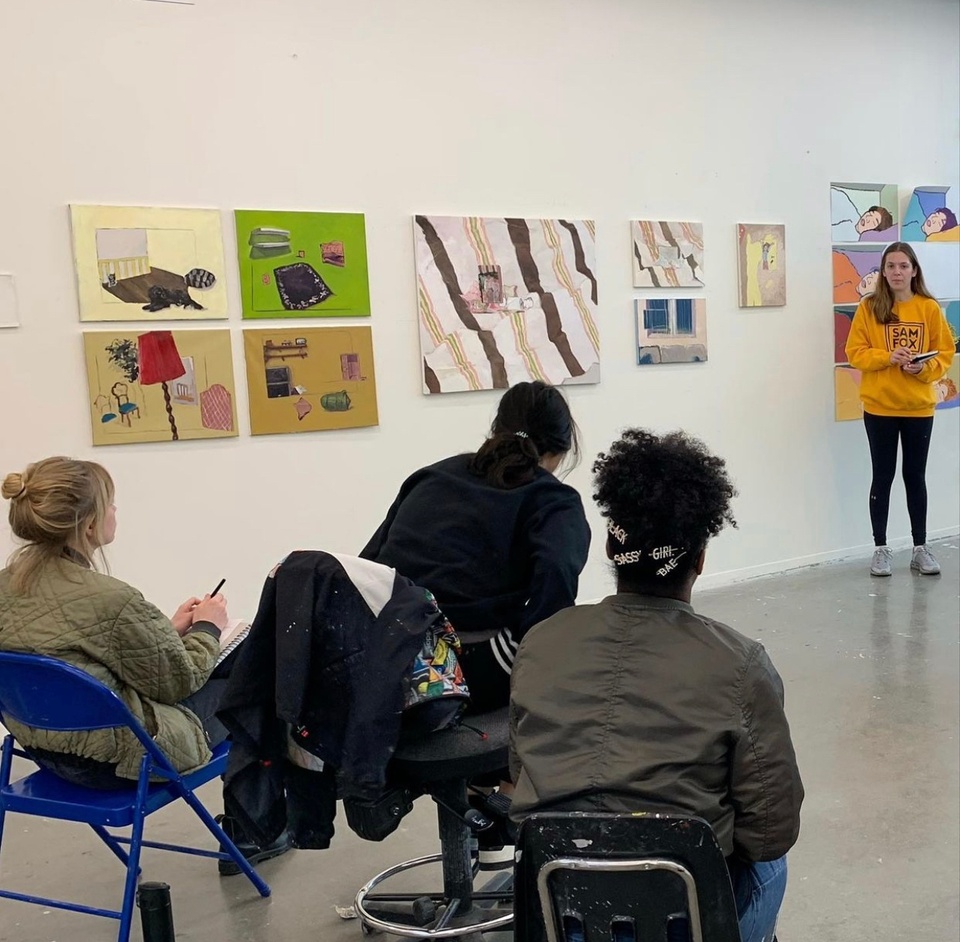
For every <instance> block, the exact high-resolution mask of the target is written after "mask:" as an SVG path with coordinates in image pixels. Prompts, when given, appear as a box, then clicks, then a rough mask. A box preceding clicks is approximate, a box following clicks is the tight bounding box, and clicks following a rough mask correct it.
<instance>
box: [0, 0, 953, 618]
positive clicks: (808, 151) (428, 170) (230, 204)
mask: <svg viewBox="0 0 960 942" xmlns="http://www.w3.org/2000/svg"><path fill="white" fill-rule="evenodd" d="M958 36H960V6H958V3H957V2H956V0H913V2H912V3H910V4H909V5H906V4H904V3H903V2H902V0H897V2H894V0H871V2H866V0H848V2H845V3H836V2H833V0H765V2H759V0H725V2H723V3H717V2H715V0H676V2H673V3H670V4H663V3H655V2H652V0H483V2H480V0H472V2H468V0H404V2H397V0H366V2H361V0H355V2H352V3H343V2H334V0H196V2H195V4H193V5H181V4H177V3H166V2H153V0H31V2H29V3H23V2H21V3H15V2H12V0H8V2H3V3H0V89H2V92H0V102H2V111H0V113H2V118H3V127H2V131H0V271H2V272H12V273H14V274H15V276H16V284H17V292H18V301H19V309H20V319H21V326H20V327H19V328H16V329H6V330H0V410H2V411H0V415H2V432H0V472H3V473H6V472H8V471H11V470H19V469H21V468H22V467H23V466H24V465H25V464H26V463H27V462H29V461H32V460H36V459H38V458H40V457H43V456H46V455H50V454H72V455H76V456H80V457H86V458H93V459H95V460H98V461H101V462H103V463H104V464H106V465H107V467H108V468H109V469H110V471H111V472H112V473H113V475H114V477H115V479H116V481H117V487H118V490H117V503H118V508H119V520H120V530H119V535H118V538H117V541H116V543H115V545H114V547H113V548H112V549H111V551H110V554H109V557H110V561H111V564H112V568H113V571H114V573H115V574H116V575H118V576H119V577H121V578H123V579H126V580H128V581H130V582H132V583H134V584H136V585H137V586H139V587H140V588H141V589H142V590H143V591H144V593H145V594H146V595H147V596H148V597H149V598H151V599H153V600H155V601H156V602H158V603H159V604H161V605H163V606H166V607H167V608H170V609H172V607H173V606H174V605H175V604H176V603H177V602H179V601H180V599H181V598H182V597H184V596H186V595H187V594H191V593H202V592H204V591H207V590H209V589H210V588H212V587H213V586H214V584H215V583H216V582H217V581H218V580H219V579H220V578H221V577H223V576H226V577H227V580H228V581H227V585H226V587H225V592H226V593H227V595H228V597H229V598H230V600H231V603H232V604H231V609H232V612H233V614H237V615H241V614H248V613H250V612H251V609H252V607H253V606H254V604H255V602H256V598H257V596H258V594H259V588H260V585H261V583H262V579H263V575H264V573H265V572H266V570H267V569H268V568H269V567H270V565H271V564H272V563H273V562H274V561H275V560H276V559H277V558H278V557H280V556H281V555H282V554H283V553H285V552H287V551H289V550H291V549H295V548H323V549H330V550H335V551H340V552H355V551H357V550H358V549H359V548H360V547H361V546H362V545H363V543H364V542H365V541H366V539H367V537H368V535H369V534H370V533H371V532H372V530H373V529H374V527H375V526H376V525H377V524H378V522H379V521H380V519H381V517H382V515H383V513H384V512H385V510H386V508H387V506H388V505H389V503H390V501H391V500H392V498H393V496H394V494H395V492H396V489H397V487H398V486H399V484H400V482H401V481H402V479H403V478H404V477H405V476H406V475H407V474H408V473H409V472H411V471H413V470H414V469H415V468H417V467H418V466H420V465H422V464H424V463H427V462H430V461H432V460H435V459H438V458H440V457H442V456H445V455H447V454H450V453H452V452H456V451H462V450H468V449H473V448H475V447H477V446H478V445H479V443H480V441H481V439H482V437H483V434H484V432H485V430H486V428H487V427H488V424H489V421H490V419H491V417H492V415H493V412H494V409H495V406H496V401H497V399H498V395H499V394H498V393H496V392H484V393H468V394H456V395H444V396H433V397H426V396H424V395H422V393H421V391H420V383H421V380H420V377H421V365H420V363H421V361H420V354H419V342H418V332H417V311H416V293H415V280H414V269H413V238H412V216H413V214H414V213H428V214H449V215H500V216H503V215H510V216H526V217H534V218H537V217H557V216H563V217H567V218H588V219H594V220H596V224H597V271H598V280H599V328H600V332H601V345H602V347H601V372H602V381H601V383H600V384H599V385H596V386H576V387H573V388H571V389H570V390H569V399H570V402H571V405H572V407H573V410H574V412H575V415H576V418H577V420H578V422H579V424H580V427H581V429H582V432H583V444H584V460H583V461H582V463H581V465H580V466H579V467H578V468H577V469H576V470H575V471H574V472H573V473H572V474H571V475H570V476H569V478H568V480H569V482H570V483H572V484H573V485H574V486H576V487H578V488H579V489H580V490H581V492H582V493H583V494H584V497H585V502H586V503H587V505H588V513H589V514H590V519H591V522H592V524H593V527H594V546H593V550H592V552H591V559H590V563H589V565H588V568H587V570H586V572H585V574H584V577H583V580H582V582H581V596H582V597H583V598H585V599H586V598H594V597H597V596H600V595H602V594H604V593H605V592H606V591H608V590H609V588H610V586H611V581H610V576H609V573H608V570H607V566H606V564H605V560H604V557H603V542H604V541H603V529H602V526H601V523H600V518H599V516H598V515H597V514H596V512H595V511H594V509H593V506H592V502H591V501H590V497H589V495H590V464H591V460H592V456H594V455H595V454H596V453H597V452H598V451H599V450H601V449H603V448H604V447H605V446H606V445H607V444H608V443H609V442H610V441H611V439H612V438H613V437H615V436H616V435H617V433H618V430H620V429H621V428H623V427H625V426H629V425H646V426H652V427H654V428H656V429H663V430H665V429H670V428H677V427H680V428H685V429H688V430H689V431H691V432H693V433H695V434H697V435H699V436H701V437H703V438H704V439H705V440H706V441H707V442H708V443H709V445H710V446H711V447H712V448H713V449H714V450H715V451H717V452H719V453H720V454H722V455H724V456H725V457H726V458H727V459H728V462H729V466H730V469H731V471H732V474H733V476H734V477H735V479H736V481H737V483H738V485H739V488H740V497H739V500H738V502H737V516H738V519H739V522H740V529H739V530H735V531H730V532H728V533H725V534H723V535H722V536H721V537H720V538H719V539H717V540H716V542H715V544H714V545H713V547H712V548H711V552H710V554H709V558H708V569H709V574H710V575H709V578H710V579H711V580H712V581H713V582H718V581H723V580H730V579H734V578H741V577H743V576H747V575H753V574H757V573H760V572H770V571H777V570H779V569H783V568H787V567H789V566H795V565H802V564H804V563H809V562H814V561H818V560H823V559H828V558H833V557H838V556H843V555H847V554H850V553H856V552H863V551H865V549H866V547H867V545H868V544H869V543H870V532H869V523H868V516H867V487H868V482H869V460H868V454H867V446H866V441H865V438H864V434H863V429H862V426H861V425H860V423H857V422H850V423H843V424H836V423H835V422H834V418H833V360H832V347H833V310H832V302H831V258H830V235H829V232H830V226H829V223H830V219H829V210H830V203H829V184H830V182H831V181H833V180H841V181H847V180H862V181H870V182H873V181H877V182H884V183H899V184H901V185H903V186H905V187H913V186H917V185H925V184H953V185H956V184H957V182H958V171H960V166H958V165H960V154H958V135H960V126H958V116H960V88H958V74H960V60H958ZM71 202H75V203H112V204H120V205H142V206H148V205H154V206H183V207H214V208H220V209H222V211H223V223H224V227H223V228H224V242H225V249H226V253H227V258H228V272H229V283H228V288H229V296H230V301H231V316H230V321H229V322H228V323H227V324H226V325H225V324H224V322H222V321H214V322H208V323H205V324H191V325H184V324H182V322H181V323H180V324H177V323H171V324H169V325H167V326H171V327H178V326H180V327H184V328H185V329H189V328H191V327H195V326H196V327H201V326H209V327H223V326H229V328H230V329H231V331H232V334H233V341H234V361H235V371H236V376H237V387H238V403H237V405H238V413H239V417H240V432H241V434H240V437H239V438H234V439H227V440H220V441H201V442H177V443H170V442H168V443H158V444H150V445H127V446H116V447H100V448H96V449H95V448H93V446H92V445H91V432H90V419H89V408H88V405H87V390H86V379H85V373H84V366H83V356H82V345H81V325H80V322H79V318H78V308H77V296H76V285H75V279H74V271H73V263H72V254H71V241H70V229H69V221H68V211H67V205H68V204H69V203H71ZM233 208H256V209H304V210H322V211H353V212H363V213H365V214H366V224H367V241H368V251H369V264H370V288H371V303H372V317H371V318H370V320H369V323H370V325H371V326H372V328H373V339H374V352H375V359H376V377H377V386H378V395H379V408H380V425H379V427H378V428H370V429H358V430H350V431H342V432H323V433H311V434H304V435H275V436H261V437H256V438H253V437H250V435H249V421H248V419H247V416H246V382H245V375H244V368H243V361H242V343H241V327H242V322H241V320H240V303H239V290H238V284H237V276H236V271H235V266H234V263H233V260H234V259H235V257H236V241H235V236H234V231H233V223H232V215H231V213H230V210H232V209H233ZM635 218H651V219H680V220H684V219H689V220H700V221H702V222H703V226H704V237H705V280H706V287H705V288H704V289H702V291H701V292H697V293H698V294H701V293H702V295H703V297H705V298H706V300H707V318H708V336H709V362H707V363H705V364H684V365H670V366H662V367H643V368H641V367H638V366H637V365H636V350H635V327H634V319H633V304H632V302H633V299H634V298H635V297H643V296H650V295H656V294H658V293H659V294H660V295H661V296H663V295H665V294H668V292H662V291H661V292H644V291H640V290H635V289H633V288H632V277H631V254H630V249H631V243H630V227H629V220H630V219H635ZM737 222H773V223H783V224H785V225H786V251H787V306H786V307H783V308H766V309H752V310H740V309H739V308H738V307H737V281H736V237H735V224H736V223H737ZM268 323H269V322H256V323H253V322H251V324H250V326H256V327H264V326H267V324H268ZM291 323H307V324H310V325H311V326H324V325H327V324H329V323H338V322H337V321H326V320H318V319H315V320H311V321H303V322H291ZM86 326H88V327H91V328H97V329H101V328H104V327H107V326H109V325H105V324H90V325H86ZM161 326H163V325H161ZM284 326H289V325H287V324H284ZM958 420H960V410H957V409H954V410H950V411H945V412H939V413H938V414H937V418H936V423H935V432H934V440H933V447H932V450H931V455H930V468H929V474H928V483H929V489H930V505H931V509H930V528H931V533H932V534H933V535H936V534H941V535H942V534H946V533H955V532H957V529H958V517H960V496H958V424H960V423H958ZM892 507H893V510H892V517H891V530H890V535H891V538H894V537H896V538H898V539H899V538H906V537H908V534H909V527H908V522H907V519H906V513H905V510H904V506H903V498H902V489H901V486H900V484H899V482H898V483H897V485H895V494H894V500H893V504H892ZM12 545H13V543H12V541H11V539H10V535H9V532H8V530H7V528H6V523H5V508H4V521H3V524H2V528H0V552H2V553H3V554H4V555H5V554H6V553H7V552H8V551H9V550H10V548H11V547H12Z"/></svg>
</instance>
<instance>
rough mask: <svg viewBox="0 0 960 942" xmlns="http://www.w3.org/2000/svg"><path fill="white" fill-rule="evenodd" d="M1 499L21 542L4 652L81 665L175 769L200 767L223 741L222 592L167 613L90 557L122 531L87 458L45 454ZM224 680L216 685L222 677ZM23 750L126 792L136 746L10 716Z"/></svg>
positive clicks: (128, 737)
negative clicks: (129, 713)
mask: <svg viewBox="0 0 960 942" xmlns="http://www.w3.org/2000/svg"><path fill="white" fill-rule="evenodd" d="M2 493H3V497H4V498H5V499H7V500H9V501H10V513H9V521H10V528H11V530H12V531H13V533H14V535H15V536H16V537H18V538H19V539H20V540H22V541H23V545H22V546H21V547H20V548H19V549H17V550H16V551H15V552H14V553H13V555H12V556H11V557H10V560H9V562H8V564H7V568H6V569H4V570H2V571H0V650H3V651H16V652H21V653H27V654H42V655H47V656H49V657H55V658H58V659H59V660H61V661H66V662H67V663H68V664H72V665H74V666H75V667H79V668H81V669H82V670H84V671H86V672H87V673H88V674H90V675H92V676H93V677H95V678H96V679H97V680H99V681H101V682H102V683H104V684H106V686H107V687H109V688H110V689H111V690H113V691H115V692H116V693H117V694H119V695H120V697H121V698H122V699H123V701H124V703H126V705H127V706H128V707H129V708H130V710H131V711H132V712H133V714H134V716H136V717H137V719H138V720H139V721H140V722H141V723H142V724H143V725H144V727H145V728H146V729H147V731H148V732H149V733H150V735H151V736H153V737H154V739H155V740H156V742H157V745H158V746H159V747H160V748H161V749H162V750H163V752H164V753H165V754H166V755H167V756H168V757H169V758H170V760H171V761H172V762H173V764H174V765H175V766H176V768H177V769H178V770H179V771H188V770H189V769H192V768H195V767H197V766H200V765H203V764H204V763H206V762H207V761H209V759H210V748H211V746H213V745H216V744H217V743H219V742H222V741H223V740H224V739H226V736H227V731H226V729H225V728H224V727H223V726H222V725H221V724H220V723H219V722H218V721H217V720H216V718H215V712H216V709H217V704H218V702H219V698H220V694H221V693H222V690H223V688H224V687H225V686H226V676H225V675H226V674H229V661H230V658H227V660H225V661H224V662H223V664H221V665H220V667H218V668H217V672H216V676H215V677H214V679H211V674H212V673H213V671H214V665H215V664H216V660H217V657H218V656H219V653H220V632H221V630H222V629H223V628H224V627H225V626H226V624H227V604H226V600H225V599H224V597H223V596H222V595H219V594H218V595H215V596H213V597H212V598H211V597H210V596H206V597H204V598H202V599H199V598H190V599H187V601H186V602H184V603H183V604H182V605H181V606H180V607H179V608H178V609H177V610H176V612H174V614H173V616H172V617H170V618H167V616H166V615H164V614H163V613H162V612H161V611H160V610H159V609H157V608H156V607H154V606H153V605H151V604H150V603H149V602H148V601H146V599H144V597H143V596H142V595H141V594H140V593H139V592H138V591H137V590H136V589H134V588H133V587H132V586H129V585H127V584H126V583H124V582H121V581H120V580H119V579H114V578H112V577H111V576H108V575H105V574H103V573H102V572H98V571H97V569H96V568H95V567H94V558H95V557H96V556H99V557H100V558H101V560H102V559H103V547H104V546H106V545H107V544H109V543H111V542H112V541H113V538H114V534H115V533H116V529H117V511H116V507H115V506H114V503H113V498H114V486H113V481H112V480H111V478H110V475H109V474H108V473H107V471H106V470H105V469H104V468H102V467H101V466H100V465H98V464H95V463H94V462H92V461H78V460H75V459H72V458H46V459H44V460H43V461H38V462H37V463H36V464H32V465H30V466H29V467H28V468H27V469H26V471H24V472H23V473H22V474H8V475H7V476H6V478H5V479H4V481H3V487H2ZM221 678H222V679H221ZM5 722H6V725H7V726H8V727H9V728H10V731H11V732H12V733H13V734H14V736H16V738H17V740H18V741H19V743H20V745H21V746H23V747H24V750H25V751H26V752H27V753H28V754H29V755H30V756H31V757H32V758H33V759H34V760H35V761H36V762H38V763H39V764H40V765H42V766H44V767H46V768H48V769H50V770H51V771H53V772H55V773H56V774H57V775H59V776H60V777H61V778H64V779H67V780H68V781H71V782H74V783H77V784H81V785H86V786H89V787H93V788H119V787H122V786H124V785H129V783H130V782H129V780H131V779H136V778H137V775H138V773H139V767H140V760H141V758H142V756H143V749H142V747H141V746H140V744H139V742H137V740H136V738H135V737H134V736H133V734H132V733H131V732H130V731H129V730H125V729H123V730H120V729H101V730H92V731H90V732H66V733H65V732H50V731H44V730H37V729H32V728H29V727H25V726H23V725H21V724H20V723H17V722H15V721H14V720H12V719H10V720H7V721H5Z"/></svg>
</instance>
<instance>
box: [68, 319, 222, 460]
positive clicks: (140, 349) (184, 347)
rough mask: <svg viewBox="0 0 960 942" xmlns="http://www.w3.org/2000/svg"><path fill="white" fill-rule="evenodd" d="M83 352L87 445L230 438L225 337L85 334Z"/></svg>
mask: <svg viewBox="0 0 960 942" xmlns="http://www.w3.org/2000/svg"><path fill="white" fill-rule="evenodd" d="M83 347H84V355H85V358H86V364H87V386H88V389H89V402H90V421H91V423H92V425H93V443H94V445H125V444H128V443H130V442H169V441H184V440H188V439H196V438H233V437H235V436H236V434H237V407H236V400H237V394H236V386H235V384H234V381H233V354H232V352H231V345H230V331H228V330H173V331H171V330H140V331H138V330H131V331H125V330H116V331H112V330H97V331H86V332H84V335H83Z"/></svg>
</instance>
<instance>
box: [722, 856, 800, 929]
mask: <svg viewBox="0 0 960 942" xmlns="http://www.w3.org/2000/svg"><path fill="white" fill-rule="evenodd" d="M730 878H731V880H732V881H733V897H734V899H735V900H736V902H737V918H738V919H739V921H740V937H741V939H742V942H773V933H774V932H775V931H776V928H777V915H778V914H779V912H780V905H781V904H782V903H783V894H784V893H785V892H786V889H787V858H786V857H785V856H784V857H781V858H780V859H779V860H766V861H762V862H760V863H735V864H733V866H731V868H730Z"/></svg>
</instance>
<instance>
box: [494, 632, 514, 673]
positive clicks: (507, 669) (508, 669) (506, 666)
mask: <svg viewBox="0 0 960 942" xmlns="http://www.w3.org/2000/svg"><path fill="white" fill-rule="evenodd" d="M496 642H497V639H496V638H491V639H490V650H491V651H493V656H494V657H495V658H496V660H497V663H498V664H499V665H500V666H501V667H502V668H503V671H504V673H505V674H508V675H509V674H512V673H513V666H512V658H509V659H507V660H504V658H503V655H501V653H500V648H499V647H498V646H497V643H496Z"/></svg>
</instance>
